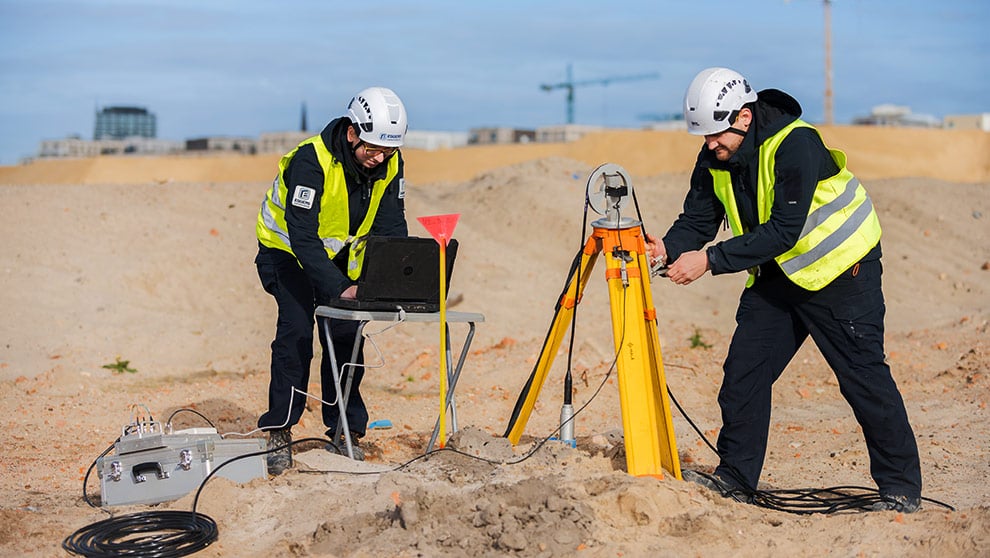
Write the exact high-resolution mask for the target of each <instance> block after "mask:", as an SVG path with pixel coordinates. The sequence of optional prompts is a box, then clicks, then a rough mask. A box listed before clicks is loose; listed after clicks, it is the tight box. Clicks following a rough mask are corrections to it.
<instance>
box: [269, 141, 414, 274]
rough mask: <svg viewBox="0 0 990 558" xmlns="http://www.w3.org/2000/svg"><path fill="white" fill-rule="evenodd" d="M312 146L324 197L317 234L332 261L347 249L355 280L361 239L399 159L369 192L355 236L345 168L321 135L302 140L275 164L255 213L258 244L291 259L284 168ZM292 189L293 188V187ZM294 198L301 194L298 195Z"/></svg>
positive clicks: (360, 259) (393, 159) (349, 271)
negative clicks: (276, 165)
mask: <svg viewBox="0 0 990 558" xmlns="http://www.w3.org/2000/svg"><path fill="white" fill-rule="evenodd" d="M307 144H313V147H314V148H315V149H316V157H317V159H318V160H319V163H320V168H322V169H323V196H322V197H321V198H320V224H319V229H318V231H317V234H318V236H319V237H320V240H321V241H322V242H323V247H324V249H326V251H327V256H328V257H329V258H330V259H333V258H334V256H336V255H337V253H338V252H340V251H341V250H342V249H343V248H344V247H345V246H347V247H349V254H348V258H347V276H348V277H350V278H351V279H352V280H356V279H357V278H358V277H359V276H360V275H361V267H362V265H363V264H364V244H365V243H364V239H365V237H367V235H368V233H369V232H370V231H371V225H372V223H374V221H375V215H377V214H378V206H379V204H380V203H381V200H382V195H383V194H384V193H385V189H386V188H387V187H388V185H389V183H390V182H391V181H392V179H393V178H395V176H396V175H397V174H398V173H399V157H398V156H393V157H390V158H389V160H388V167H387V170H386V172H385V177H384V178H382V179H381V180H377V181H375V183H374V184H373V185H372V189H371V201H370V205H369V206H368V213H367V215H365V217H364V221H362V222H361V224H360V225H359V226H358V229H357V232H356V233H355V234H354V235H351V234H349V231H350V226H351V224H350V211H349V209H348V202H347V196H348V194H347V182H346V180H345V178H344V168H343V166H342V165H341V163H340V161H337V160H336V159H335V158H334V156H333V155H332V154H331V153H330V151H329V150H328V149H327V147H326V145H324V143H323V139H322V137H320V136H318V135H317V136H313V137H311V138H309V139H306V140H304V141H303V142H302V143H300V144H299V145H297V146H296V148H295V149H293V150H292V151H290V152H289V153H287V154H286V155H284V156H283V157H282V159H281V160H280V161H279V162H278V176H277V177H275V180H274V181H273V182H272V187H271V188H269V189H268V192H267V193H266V194H265V201H264V202H262V204H261V211H260V212H259V213H258V223H257V225H256V227H255V229H256V231H257V235H258V241H259V242H261V244H263V245H264V246H268V247H269V248H277V249H279V250H285V251H286V252H289V253H290V254H292V255H293V256H294V255H295V253H294V252H292V244H291V243H290V242H289V228H288V226H287V225H286V224H285V207H286V203H287V199H288V197H289V188H288V185H286V184H285V176H284V175H285V169H286V168H287V167H288V166H289V161H291V160H292V158H293V157H294V156H295V154H296V152H297V151H298V150H299V148H300V147H302V146H304V145H307ZM294 186H295V185H294ZM296 195H300V193H299V192H297V193H296Z"/></svg>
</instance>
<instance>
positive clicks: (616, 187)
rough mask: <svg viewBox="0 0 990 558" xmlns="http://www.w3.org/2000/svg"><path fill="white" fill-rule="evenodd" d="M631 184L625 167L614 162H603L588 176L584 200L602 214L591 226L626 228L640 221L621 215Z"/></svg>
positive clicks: (628, 197) (629, 194) (630, 190)
mask: <svg viewBox="0 0 990 558" xmlns="http://www.w3.org/2000/svg"><path fill="white" fill-rule="evenodd" d="M632 193H633V186H632V181H631V180H630V179H629V175H628V173H626V169H624V168H622V167H620V166H619V165H616V164H615V163H605V164H603V165H600V166H599V167H598V168H597V169H595V170H594V171H593V172H592V173H591V176H589V177H588V188H587V191H586V193H585V201H587V203H588V207H590V208H591V209H592V210H593V211H594V212H595V213H597V214H599V215H604V216H605V218H604V219H598V220H596V221H593V222H592V223H591V226H593V227H597V228H600V229H628V228H632V227H638V226H639V225H641V224H642V222H640V221H638V220H636V219H631V218H629V217H626V216H623V215H622V209H623V208H625V207H626V205H628V204H629V199H630V198H631V197H632Z"/></svg>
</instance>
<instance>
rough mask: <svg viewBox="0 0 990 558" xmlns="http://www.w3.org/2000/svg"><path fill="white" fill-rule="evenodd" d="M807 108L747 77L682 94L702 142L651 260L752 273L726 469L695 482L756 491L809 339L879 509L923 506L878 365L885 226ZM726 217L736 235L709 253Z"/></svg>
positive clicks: (714, 79) (730, 382) (894, 399)
mask: <svg viewBox="0 0 990 558" xmlns="http://www.w3.org/2000/svg"><path fill="white" fill-rule="evenodd" d="M800 116H801V106H800V105H799V104H798V102H797V101H796V100H795V99H794V98H793V97H791V96H790V95H788V94H786V93H784V92H782V91H778V90H776V89H766V90H763V91H760V92H759V94H757V93H756V91H755V90H753V89H752V88H751V87H750V85H749V83H748V82H747V81H746V79H745V78H744V77H743V76H742V75H740V74H739V73H737V72H735V71H733V70H730V69H727V68H709V69H706V70H703V71H702V72H701V73H699V74H698V75H697V76H696V77H695V78H694V81H692V82H691V85H690V86H689V87H688V89H687V93H686V94H685V97H684V119H685V121H686V122H687V126H688V131H689V132H690V133H692V134H694V135H697V136H704V138H705V143H704V145H703V146H702V148H701V152H700V153H699V154H698V160H697V163H696V164H695V167H694V171H693V173H692V174H691V186H690V190H689V191H688V193H687V197H686V199H685V201H684V210H683V212H682V213H681V214H680V216H678V218H677V220H676V221H675V222H674V224H673V225H672V226H671V228H670V230H669V231H667V234H666V235H665V236H664V237H663V239H662V240H661V241H657V240H656V239H655V238H652V237H649V238H648V241H649V243H650V246H649V249H648V250H649V252H650V257H651V259H652V261H651V263H656V264H660V265H663V264H664V263H665V262H668V261H670V262H673V263H672V264H671V265H670V267H669V269H668V271H667V275H668V277H669V278H670V280H671V281H673V282H674V283H676V284H678V285H687V284H689V283H691V282H692V281H694V280H696V279H698V278H699V277H701V276H702V275H704V274H705V272H707V271H710V272H711V273H712V274H713V275H717V274H721V273H734V272H738V271H743V270H747V271H748V272H749V280H748V282H747V283H746V289H745V290H744V291H743V293H742V296H741V297H740V301H739V309H738V310H737V312H736V330H735V333H734V334H733V336H732V342H731V344H730V346H729V352H728V355H727V356H726V359H725V363H724V366H723V370H724V377H723V381H722V387H721V389H720V391H719V395H718V403H719V406H720V407H721V410H722V429H721V431H720V433H719V436H718V444H717V447H718V454H719V457H720V463H719V465H718V467H717V468H716V469H715V472H714V475H712V476H711V477H706V476H701V475H699V474H697V473H694V472H693V471H688V472H687V473H688V475H686V476H688V477H692V480H695V481H696V482H699V483H701V484H705V485H706V486H708V487H709V488H713V489H717V490H719V491H720V492H721V493H723V494H730V493H731V494H752V492H753V490H754V489H755V488H756V486H757V482H758V481H759V478H760V471H761V470H762V468H763V460H764V456H765V454H766V448H767V436H768V430H769V427H770V406H771V392H772V387H773V383H774V381H776V380H777V378H778V377H780V374H781V373H782V372H783V370H784V368H785V367H786V366H787V364H788V362H790V360H791V358H792V357H793V356H794V354H795V353H796V352H797V350H798V348H799V347H800V346H801V344H802V343H803V342H804V340H805V339H806V338H807V337H808V336H809V335H810V336H811V338H812V339H813V340H814V342H815V344H816V345H817V346H818V348H819V350H821V353H822V355H824V357H825V360H826V361H827V362H828V364H829V366H831V368H832V370H833V372H834V373H835V376H836V378H837V379H838V382H839V390H840V392H841V393H842V395H843V396H844V397H845V399H846V401H847V402H848V403H849V405H850V406H851V407H852V410H853V413H854V414H855V416H856V420H857V421H858V422H859V425H860V426H861V427H862V429H863V435H864V437H865V438H866V446H867V449H868V450H869V455H870V473H871V474H872V476H873V480H874V481H875V482H876V484H877V486H878V487H879V494H880V498H881V501H880V502H878V503H877V504H875V505H874V506H873V509H875V510H896V511H899V512H905V513H911V512H914V511H915V510H917V509H918V507H919V505H920V504H921V467H920V463H919V458H918V446H917V443H916V441H915V438H914V432H913V431H912V430H911V425H910V424H909V423H908V416H907V412H906V410H905V408H904V402H903V400H902V398H901V394H900V392H899V391H898V389H897V385H896V384H895V382H894V379H893V377H891V374H890V368H889V367H888V366H887V364H886V363H885V362H884V359H885V355H884V348H883V343H884V339H883V327H884V326H883V319H884V311H885V308H884V299H883V292H882V290H881V283H880V274H881V271H882V269H881V264H880V256H881V251H880V222H879V220H878V219H877V214H876V211H875V210H874V208H873V204H872V202H871V201H870V197H869V195H867V193H866V189H865V188H864V187H863V186H862V185H861V184H860V183H859V181H858V180H857V179H856V177H855V176H853V174H852V173H851V172H849V170H848V169H847V168H846V156H845V154H844V153H842V152H841V151H838V150H829V149H828V148H827V147H826V146H825V144H824V142H823V140H822V138H821V135H820V134H819V132H818V131H817V130H816V129H815V128H813V127H812V126H810V125H809V124H807V123H806V122H803V121H802V120H800V118H799V117H800ZM723 221H726V222H727V224H728V226H729V227H730V228H731V230H732V233H733V237H732V238H730V239H728V240H725V241H722V242H718V243H716V244H713V245H711V246H708V247H707V248H706V249H704V250H702V248H703V247H704V246H705V245H706V244H707V243H709V242H710V241H712V240H713V239H714V238H715V236H716V234H717V233H718V230H719V226H720V225H721V224H722V222H723Z"/></svg>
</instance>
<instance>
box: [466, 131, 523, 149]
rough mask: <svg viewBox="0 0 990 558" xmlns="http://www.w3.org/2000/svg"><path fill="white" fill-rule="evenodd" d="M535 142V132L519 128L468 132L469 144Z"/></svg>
mask: <svg viewBox="0 0 990 558" xmlns="http://www.w3.org/2000/svg"><path fill="white" fill-rule="evenodd" d="M534 141H536V130H526V129H519V128H506V127H503V128H471V130H470V131H469V132H468V139H467V142H468V143H469V144H472V145H474V144H478V145H487V144H493V143H530V142H534Z"/></svg>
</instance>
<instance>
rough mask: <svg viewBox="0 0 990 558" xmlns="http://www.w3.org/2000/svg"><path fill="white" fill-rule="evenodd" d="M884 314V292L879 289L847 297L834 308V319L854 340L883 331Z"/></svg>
mask: <svg viewBox="0 0 990 558" xmlns="http://www.w3.org/2000/svg"><path fill="white" fill-rule="evenodd" d="M883 314H884V301H883V292H882V291H880V290H879V289H878V290H871V291H865V292H862V293H857V294H855V295H852V296H848V297H845V298H843V299H842V300H841V301H839V302H838V303H836V304H834V305H833V306H832V317H834V318H835V319H836V321H838V322H839V323H840V324H841V326H842V329H843V331H845V332H846V334H847V335H849V336H850V337H851V338H852V339H863V338H865V337H867V336H869V335H871V334H873V333H875V332H879V331H882V329H883Z"/></svg>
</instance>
